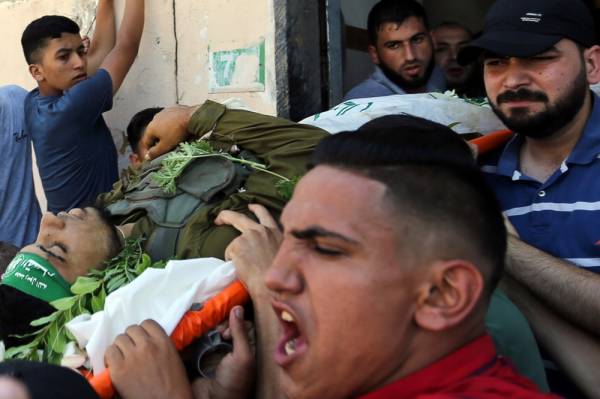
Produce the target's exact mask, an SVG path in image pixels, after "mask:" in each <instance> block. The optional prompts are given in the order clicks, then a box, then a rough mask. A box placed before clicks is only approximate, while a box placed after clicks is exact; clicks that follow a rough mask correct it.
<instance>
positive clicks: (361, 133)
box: [312, 115, 506, 294]
mask: <svg viewBox="0 0 600 399" xmlns="http://www.w3.org/2000/svg"><path fill="white" fill-rule="evenodd" d="M318 165H326V166H332V167H335V168H340V169H342V170H347V171H349V172H352V173H357V174H359V175H362V176H365V177H368V178H370V179H373V180H376V181H379V182H381V183H383V184H385V186H386V187H387V193H386V199H387V201H388V202H389V203H390V204H392V208H393V209H394V213H395V214H397V215H401V220H404V222H401V223H398V225H401V224H406V223H410V226H411V228H410V232H409V233H408V234H407V236H403V237H402V240H403V243H404V244H403V247H406V248H413V249H412V251H414V252H415V253H414V256H415V257H416V258H417V259H420V258H424V259H453V258H454V259H455V258H462V259H467V260H470V261H472V262H473V263H474V264H475V265H477V266H478V267H479V268H480V270H481V271H482V274H483V275H484V278H485V280H486V293H487V294H490V293H491V292H492V290H493V288H495V286H496V285H497V283H498V281H499V279H500V278H501V275H502V271H503V268H504V256H505V253H506V229H505V226H504V220H503V218H502V213H501V210H500V206H499V204H498V201H497V200H496V197H495V195H494V193H493V191H492V190H491V189H490V188H489V187H488V185H487V184H486V182H485V180H484V177H483V175H482V174H481V172H480V170H479V168H478V166H477V164H476V162H475V159H474V157H473V155H472V153H471V150H470V148H469V147H468V145H467V144H466V142H465V141H464V140H463V139H462V138H461V137H460V136H459V135H457V134H456V133H454V132H453V131H452V130H451V129H449V128H448V127H446V126H443V125H440V124H438V123H435V122H431V121H428V120H425V119H422V118H418V117H414V116H409V115H393V116H385V117H382V118H379V119H375V120H373V121H372V122H369V123H367V124H366V125H364V126H362V127H361V128H360V129H358V130H357V131H355V132H344V133H338V134H336V135H332V136H330V137H327V138H325V139H324V140H323V141H321V143H319V145H318V146H317V148H316V149H315V151H314V153H313V160H312V166H318ZM399 217H400V216H399ZM404 230H406V229H403V231H404ZM425 242H427V243H430V244H428V245H425V244H424V243H425Z"/></svg>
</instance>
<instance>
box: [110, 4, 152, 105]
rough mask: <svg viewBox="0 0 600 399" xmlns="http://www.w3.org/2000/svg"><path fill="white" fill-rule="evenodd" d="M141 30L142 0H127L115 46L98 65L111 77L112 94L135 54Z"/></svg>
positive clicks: (125, 73)
mask: <svg viewBox="0 0 600 399" xmlns="http://www.w3.org/2000/svg"><path fill="white" fill-rule="evenodd" d="M143 30H144V0H127V1H126V2H125V12H124V14H123V21H122V22H121V27H120V29H119V32H118V33H117V42H116V44H115V47H114V48H113V49H112V50H111V51H110V52H109V53H108V55H107V56H106V58H105V59H104V61H103V62H102V64H101V65H100V68H103V69H106V70H107V71H108V73H109V74H110V77H111V78H112V82H113V94H114V93H116V92H117V90H119V87H121V84H122V83H123V80H124V79H125V76H126V75H127V72H129V68H131V65H132V64H133V61H134V60H135V57H136V56H137V53H138V49H139V47H140V40H141V38H142V32H143Z"/></svg>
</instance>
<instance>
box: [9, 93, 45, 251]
mask: <svg viewBox="0 0 600 399" xmlns="http://www.w3.org/2000/svg"><path fill="white" fill-rule="evenodd" d="M26 95H27V92H26V91H25V89H23V88H21V87H19V86H14V85H10V86H2V87H0V126H1V129H0V148H2V151H3V152H4V154H3V155H4V156H3V160H2V167H1V168H0V241H5V242H9V243H11V244H13V245H16V246H17V247H19V248H21V247H22V246H24V245H26V244H30V243H32V242H34V241H35V238H36V237H37V233H38V228H39V223H40V219H41V218H42V214H41V212H40V206H39V205H38V201H37V198H36V196H35V189H34V185H33V173H32V170H31V169H32V168H31V166H32V159H31V158H32V157H31V138H30V137H29V135H28V134H26V133H25V131H24V124H25V122H24V117H23V102H24V101H25V96H26Z"/></svg>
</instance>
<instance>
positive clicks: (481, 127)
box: [300, 92, 506, 134]
mask: <svg viewBox="0 0 600 399" xmlns="http://www.w3.org/2000/svg"><path fill="white" fill-rule="evenodd" d="M396 114H408V115H414V116H419V117H421V118H425V119H429V120H431V121H434V122H437V123H441V124H442V125H445V126H450V125H453V126H451V127H452V130H454V131H455V132H456V133H461V134H464V133H475V132H477V133H481V134H486V133H490V132H493V131H496V130H502V129H506V128H505V127H504V125H503V124H502V122H500V120H499V119H498V117H496V115H495V114H494V112H493V111H492V109H491V108H490V106H489V105H483V106H482V105H477V104H472V103H469V102H467V101H465V100H463V99H461V98H459V97H457V96H456V95H455V94H453V93H452V92H446V93H443V94H442V93H424V94H403V95H395V96H385V97H372V98H358V99H354V100H349V101H345V102H343V103H341V104H339V105H337V106H335V107H333V108H332V109H330V110H329V111H326V112H322V113H320V114H316V115H313V116H309V117H308V118H306V119H304V120H302V121H300V123H304V124H308V125H313V126H316V127H320V128H321V129H323V130H326V131H328V132H329V133H331V134H334V133H339V132H343V131H352V130H356V129H358V128H359V127H361V126H362V125H363V124H365V123H367V122H369V121H371V120H373V119H376V118H379V117H381V116H386V115H396Z"/></svg>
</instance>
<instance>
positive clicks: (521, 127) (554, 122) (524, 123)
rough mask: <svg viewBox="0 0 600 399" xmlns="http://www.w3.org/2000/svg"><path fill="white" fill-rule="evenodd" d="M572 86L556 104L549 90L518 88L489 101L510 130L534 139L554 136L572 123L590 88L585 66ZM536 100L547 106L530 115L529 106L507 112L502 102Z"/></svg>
mask: <svg viewBox="0 0 600 399" xmlns="http://www.w3.org/2000/svg"><path fill="white" fill-rule="evenodd" d="M569 87H571V89H570V90H569V91H568V92H567V93H565V95H563V96H562V97H559V98H558V99H557V100H556V101H555V102H554V104H551V103H550V102H549V99H548V96H547V95H546V93H544V92H541V91H531V90H527V89H519V90H517V91H507V92H504V93H502V94H500V95H499V96H498V97H497V98H496V102H495V103H494V102H493V101H491V99H489V97H488V100H490V101H489V102H490V105H491V106H492V110H493V111H494V113H495V114H496V115H497V116H498V118H500V120H501V121H502V122H503V123H504V124H505V125H506V127H508V128H509V129H510V130H512V131H514V132H516V133H518V134H521V135H523V136H526V137H530V138H533V139H543V138H548V137H551V136H553V135H554V134H555V133H556V132H558V131H560V129H562V128H563V127H564V126H566V125H567V124H568V123H569V122H571V121H572V120H573V119H574V118H575V116H576V115H577V113H578V112H579V111H580V110H581V107H582V106H583V103H584V101H585V97H586V94H587V91H588V83H587V77H586V72H585V68H582V69H581V71H580V73H579V74H578V75H577V77H576V78H575V80H574V81H573V83H572V84H571V85H569ZM509 99H511V100H517V99H522V100H534V101H539V102H543V103H544V104H545V105H546V106H545V109H544V110H542V111H539V112H537V113H535V114H531V113H530V112H529V111H528V110H527V109H526V108H516V109H513V110H512V111H510V114H505V113H504V112H503V111H502V110H501V109H500V108H499V105H500V104H501V103H502V102H503V101H506V100H509Z"/></svg>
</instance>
